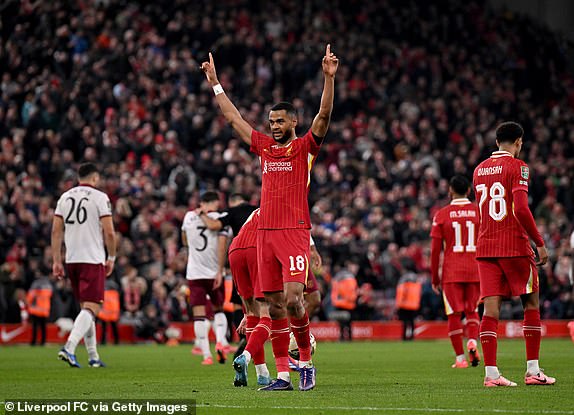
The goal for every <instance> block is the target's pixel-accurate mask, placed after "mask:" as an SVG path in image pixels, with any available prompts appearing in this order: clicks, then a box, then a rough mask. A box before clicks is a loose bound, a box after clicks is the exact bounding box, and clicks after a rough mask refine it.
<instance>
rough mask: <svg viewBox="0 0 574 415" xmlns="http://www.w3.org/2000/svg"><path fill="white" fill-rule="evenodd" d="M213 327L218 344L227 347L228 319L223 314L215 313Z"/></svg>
mask: <svg viewBox="0 0 574 415" xmlns="http://www.w3.org/2000/svg"><path fill="white" fill-rule="evenodd" d="M213 325H214V326H215V330H214V331H215V339H216V342H217V343H221V344H222V345H223V346H227V345H228V344H229V343H228V342H227V317H225V314H224V313H222V312H219V313H215V315H214V316H213Z"/></svg>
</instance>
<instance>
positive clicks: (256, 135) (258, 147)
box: [249, 130, 269, 156]
mask: <svg viewBox="0 0 574 415" xmlns="http://www.w3.org/2000/svg"><path fill="white" fill-rule="evenodd" d="M267 140H269V137H267V136H266V135H265V134H261V133H260V132H259V131H255V130H251V147H250V148H249V150H250V151H251V152H252V153H255V154H257V155H258V156H260V155H261V151H262V149H263V147H264V145H265V142H266V141H267Z"/></svg>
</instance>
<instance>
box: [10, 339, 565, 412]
mask: <svg viewBox="0 0 574 415" xmlns="http://www.w3.org/2000/svg"><path fill="white" fill-rule="evenodd" d="M190 349H191V346H189V345H182V346H178V347H165V346H155V345H138V346H105V347H102V346H100V348H99V351H100V355H101V358H102V360H104V361H105V362H106V363H107V365H108V367H107V368H105V369H92V368H89V367H87V355H86V352H85V349H84V348H83V346H80V347H78V353H77V356H78V360H79V362H80V364H83V365H84V366H85V367H83V368H82V369H72V368H70V367H68V365H67V364H66V363H64V362H61V361H59V360H57V358H56V355H57V353H58V350H59V347H56V346H47V347H35V348H32V347H28V346H14V347H1V348H0V401H4V400H7V399H33V398H36V399H38V398H46V399H47V398H50V399H195V400H196V402H197V414H199V415H203V414H231V415H239V414H286V413H293V414H295V413H309V414H313V415H315V414H327V415H328V414H367V413H381V414H425V413H465V414H491V413H495V414H574V343H572V341H570V340H567V339H557V340H551V339H543V342H542V351H541V364H542V366H543V367H544V368H546V369H547V372H548V374H549V375H551V376H554V377H556V378H557V383H556V385H554V386H545V387H533V386H529V387H527V386H525V385H524V381H523V375H524V371H525V362H524V356H525V352H524V342H523V341H521V340H503V341H501V342H500V344H499V348H498V350H499V359H498V363H499V366H500V368H501V370H502V371H503V374H504V375H505V376H506V377H507V378H509V379H511V380H514V381H515V382H517V383H518V387H517V388H496V389H486V388H484V387H483V386H482V379H483V376H484V369H483V367H482V366H480V367H477V368H468V369H451V367H450V365H451V364H452V362H453V361H454V356H453V353H452V350H451V347H450V343H449V342H448V341H446V340H445V341H442V340H441V341H414V342H408V343H402V342H376V343H375V342H372V343H371V342H356V343H323V342H319V344H318V346H317V353H316V355H315V359H314V360H315V364H316V366H317V369H318V375H317V387H316V389H315V390H313V391H310V392H305V393H303V392H299V391H298V390H297V385H298V381H299V376H298V375H297V374H293V375H292V380H293V385H294V387H295V389H296V390H295V391H293V392H275V393H270V392H258V391H257V390H256V389H257V388H256V385H255V382H256V377H255V371H254V369H253V367H250V372H249V376H250V377H249V382H250V386H249V387H247V388H234V387H233V385H232V381H233V374H234V372H233V368H232V366H231V362H230V361H228V363H227V364H226V365H219V364H217V363H216V364H215V365H213V366H209V367H205V366H202V365H201V364H200V361H201V359H200V357H197V356H192V355H191V354H190ZM267 352H268V356H271V353H270V352H271V351H270V348H269V347H268V348H267ZM269 366H270V369H271V372H272V374H273V373H274V371H275V369H274V365H273V364H270V365H269ZM0 414H4V407H3V405H0Z"/></svg>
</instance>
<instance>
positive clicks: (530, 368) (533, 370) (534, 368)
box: [526, 360, 540, 375]
mask: <svg viewBox="0 0 574 415" xmlns="http://www.w3.org/2000/svg"><path fill="white" fill-rule="evenodd" d="M526 372H528V374H529V375H537V374H539V373H540V366H538V360H527V361H526Z"/></svg>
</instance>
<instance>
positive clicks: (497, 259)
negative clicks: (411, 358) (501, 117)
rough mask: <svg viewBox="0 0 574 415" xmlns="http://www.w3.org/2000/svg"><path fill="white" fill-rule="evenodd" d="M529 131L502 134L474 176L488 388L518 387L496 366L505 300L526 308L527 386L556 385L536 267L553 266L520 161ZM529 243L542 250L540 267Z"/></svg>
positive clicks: (505, 129)
mask: <svg viewBox="0 0 574 415" xmlns="http://www.w3.org/2000/svg"><path fill="white" fill-rule="evenodd" d="M523 135H524V130H523V129H522V127H521V126H520V125H519V124H517V123H514V122H504V123H502V124H501V125H500V126H499V127H498V128H497V129H496V144H497V145H498V151H495V152H493V153H492V155H491V156H490V158H488V159H487V160H485V161H483V162H482V163H480V164H479V165H478V167H477V168H476V169H475V170H474V178H473V182H474V191H475V194H476V198H477V200H478V206H479V209H480V230H479V233H478V240H477V244H476V258H477V259H478V271H479V275H480V295H481V297H482V299H483V301H484V315H483V317H482V322H481V324H480V343H481V344H482V353H483V355H484V365H485V371H486V377H485V378H484V386H487V387H491V386H516V383H515V382H512V381H510V380H508V379H506V378H504V377H503V376H501V375H500V372H499V371H498V367H497V366H496V352H497V346H498V340H497V329H498V319H499V314H500V305H501V302H502V298H503V297H509V296H511V295H512V296H520V299H521V300H522V305H523V307H524V340H525V342H526V359H527V362H526V375H525V376H524V382H525V383H526V384H527V385H552V384H554V383H555V382H556V379H554V378H551V377H550V376H546V375H545V374H544V373H543V372H542V371H541V369H540V367H539V364H538V357H539V354H540V338H541V323H540V305H539V297H538V271H537V269H536V265H544V264H545V263H546V261H548V252H547V251H546V247H545V245H544V240H543V239H542V236H541V235H540V232H538V229H537V228H536V223H535V222H534V218H533V217H532V213H531V212H530V209H529V207H528V182H529V179H530V170H529V169H528V166H527V165H526V163H524V162H523V161H521V160H519V159H518V155H519V153H520V149H521V148H522V138H523ZM529 238H530V239H532V240H533V241H534V243H535V244H536V249H537V251H538V258H539V260H538V263H535V262H534V252H533V249H532V247H531V246H530V241H529Z"/></svg>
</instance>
